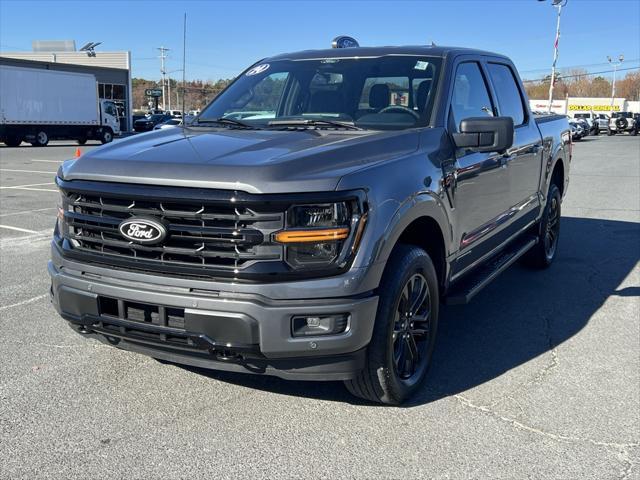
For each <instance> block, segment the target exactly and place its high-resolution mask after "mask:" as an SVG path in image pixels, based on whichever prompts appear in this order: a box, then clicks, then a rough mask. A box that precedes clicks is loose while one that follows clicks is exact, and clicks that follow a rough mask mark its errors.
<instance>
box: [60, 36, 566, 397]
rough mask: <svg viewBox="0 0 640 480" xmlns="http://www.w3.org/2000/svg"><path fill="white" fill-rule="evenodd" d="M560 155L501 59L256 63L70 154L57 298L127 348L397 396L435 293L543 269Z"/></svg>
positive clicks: (418, 375)
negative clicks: (181, 115) (177, 122)
mask: <svg viewBox="0 0 640 480" xmlns="http://www.w3.org/2000/svg"><path fill="white" fill-rule="evenodd" d="M570 161H571V139H570V131H569V126H568V124H567V119H566V118H565V117H561V116H553V115H550V116H545V117H540V118H534V116H533V115H532V114H531V112H530V111H529V108H528V100H527V97H526V95H525V92H524V89H523V87H522V83H521V81H520V79H519V77H518V74H517V72H516V69H515V67H514V65H513V63H512V62H511V61H510V60H509V59H508V58H506V57H504V56H501V55H497V54H493V53H488V52H482V51H477V50H470V49H462V48H447V47H436V46H431V47H429V46H415V47H381V48H364V47H363V48H360V47H356V46H348V48H333V49H327V50H317V51H303V52H298V53H290V54H284V55H279V56H275V57H271V58H267V59H264V60H261V61H259V62H257V63H256V64H254V65H252V66H251V67H250V68H249V69H247V70H246V71H244V72H243V73H242V74H240V75H239V76H238V77H237V78H236V80H235V81H234V82H233V83H232V84H231V85H230V86H229V87H228V88H227V89H226V90H224V91H223V92H222V93H221V94H220V95H219V96H218V97H217V98H216V99H215V100H213V101H212V102H211V103H210V104H209V105H208V106H207V108H205V109H204V110H203V111H202V113H201V114H200V115H199V116H198V117H197V118H196V120H195V121H194V122H193V123H192V124H191V125H188V126H184V127H177V128H173V129H164V130H160V131H155V132H150V133H146V134H141V135H136V136H134V137H130V138H127V139H124V140H121V141H118V142H114V143H113V144H110V145H105V146H103V147H100V148H97V149H95V150H93V151H91V152H90V153H86V154H84V155H83V156H81V157H80V158H79V159H77V160H75V161H68V162H65V163H64V164H63V165H62V166H61V168H60V170H59V172H58V175H57V178H56V182H57V185H58V187H59V189H60V192H61V200H60V206H59V209H58V220H57V224H56V228H55V232H54V237H53V242H52V258H51V261H50V262H49V267H48V268H49V273H50V275H51V280H52V286H51V296H52V301H53V305H54V306H55V308H56V309H57V311H58V312H59V313H60V315H61V316H62V317H63V318H64V319H66V320H67V321H68V323H69V325H70V326H71V327H72V328H73V329H74V330H75V331H77V332H78V333H80V334H81V335H84V336H87V337H93V338H97V339H99V340H101V341H103V342H106V343H108V344H111V345H114V346H116V347H118V348H122V349H125V350H130V351H134V352H139V353H143V354H146V355H150V356H152V357H155V358H157V359H161V360H164V361H170V362H175V363H180V364H188V365H192V366H198V367H204V368H211V369H219V370H227V371H233V372H248V373H253V374H267V375H275V376H278V377H282V378H286V379H296V380H342V381H344V382H345V385H346V387H347V388H348V389H349V391H351V392H352V393H353V394H355V395H357V396H359V397H362V398H365V399H367V400H370V401H374V402H382V403H387V404H399V403H401V402H403V401H404V400H406V399H407V398H408V397H410V396H411V395H412V394H413V393H414V392H415V391H416V390H417V389H418V388H420V386H421V385H422V384H423V383H424V379H425V377H426V374H427V371H428V368H429V366H430V362H431V357H432V352H433V349H434V342H435V338H436V330H437V326H438V309H439V306H440V304H441V303H444V304H447V303H449V304H456V303H458V304H459V303H464V302H468V301H469V300H470V299H471V298H472V297H473V296H474V295H475V294H476V293H478V291H480V290H481V289H482V288H483V287H484V286H485V285H487V284H488V283H489V282H490V281H491V280H493V279H494V278H495V277H496V276H497V275H498V274H499V273H500V272H502V271H503V270H504V269H506V268H507V267H509V266H510V265H511V264H513V262H515V261H516V260H518V259H521V260H522V261H523V262H525V263H526V264H528V265H530V266H532V267H534V268H544V267H547V266H549V265H550V264H551V262H552V261H553V259H554V257H555V255H556V248H557V245H558V235H559V232H560V206H561V203H562V198H563V195H564V193H565V192H566V190H567V184H568V178H569V164H570Z"/></svg>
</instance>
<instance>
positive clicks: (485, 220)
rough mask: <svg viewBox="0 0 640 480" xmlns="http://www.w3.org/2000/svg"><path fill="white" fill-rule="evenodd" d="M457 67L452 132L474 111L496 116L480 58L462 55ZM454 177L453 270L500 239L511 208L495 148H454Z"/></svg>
mask: <svg viewBox="0 0 640 480" xmlns="http://www.w3.org/2000/svg"><path fill="white" fill-rule="evenodd" d="M454 68H455V74H454V76H453V85H452V94H451V99H450V105H449V132H450V133H455V132H458V130H459V127H460V122H461V121H462V120H464V119H466V118H470V117H483V116H494V115H495V112H496V108H495V105H494V103H493V101H492V99H491V95H490V93H489V91H490V90H489V88H488V82H487V78H486V75H485V74H484V72H483V70H482V67H481V65H480V63H479V62H476V61H462V62H461V63H459V64H458V65H457V67H454ZM444 169H445V173H446V174H447V177H449V178H454V179H455V180H454V182H455V186H454V194H453V195H452V198H451V202H452V203H453V207H454V208H453V218H452V219H453V222H454V241H455V242H456V244H457V246H458V251H459V256H458V258H457V259H456V261H455V262H454V263H453V266H452V267H453V268H452V274H453V277H454V278H455V275H456V273H460V272H462V271H463V270H465V269H466V268H468V267H470V266H471V265H473V264H474V262H475V261H477V260H478V259H480V258H481V257H482V256H483V255H485V254H486V253H488V252H489V251H491V250H492V249H493V248H494V247H495V246H497V245H498V244H499V243H500V242H499V240H498V238H497V237H496V234H497V232H498V231H499V229H500V228H499V227H500V226H501V221H502V220H501V219H502V215H503V214H504V212H506V211H508V210H509V206H510V205H509V202H510V196H509V191H510V185H509V176H508V173H507V169H506V164H505V162H504V157H503V155H501V154H498V153H496V152H491V153H485V152H474V151H472V150H469V149H463V148H459V149H457V150H456V155H455V161H454V162H452V164H450V165H445V166H444Z"/></svg>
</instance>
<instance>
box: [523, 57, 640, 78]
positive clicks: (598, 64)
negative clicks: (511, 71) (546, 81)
mask: <svg viewBox="0 0 640 480" xmlns="http://www.w3.org/2000/svg"><path fill="white" fill-rule="evenodd" d="M625 62H626V63H636V62H640V58H632V59H630V60H625ZM603 65H609V63H608V62H602V63H589V64H584V65H568V66H566V67H558V70H570V69H573V68H587V67H601V66H603ZM547 70H548V68H547V67H545V68H535V69H533V70H519V72H520V74H523V73H535V72H545V71H547Z"/></svg>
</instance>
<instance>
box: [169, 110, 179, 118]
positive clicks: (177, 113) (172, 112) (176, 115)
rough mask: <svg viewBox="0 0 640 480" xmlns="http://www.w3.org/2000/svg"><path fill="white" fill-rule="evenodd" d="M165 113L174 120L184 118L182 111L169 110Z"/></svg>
mask: <svg viewBox="0 0 640 480" xmlns="http://www.w3.org/2000/svg"><path fill="white" fill-rule="evenodd" d="M165 113H166V114H167V115H171V116H172V117H173V118H182V110H167V111H166V112H165Z"/></svg>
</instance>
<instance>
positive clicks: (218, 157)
mask: <svg viewBox="0 0 640 480" xmlns="http://www.w3.org/2000/svg"><path fill="white" fill-rule="evenodd" d="M418 144H419V135H418V133H417V132H416V131H410V130H406V131H390V132H373V131H334V130H297V131H288V130H287V131H278V130H242V129H228V128H211V129H209V128H206V129H205V128H184V129H183V128H166V129H160V130H155V131H152V132H150V133H145V134H140V135H135V136H132V137H130V138H127V139H124V140H120V141H116V142H113V143H110V144H108V145H104V146H102V147H99V148H96V149H95V150H92V151H90V152H87V153H85V154H84V155H82V157H80V158H79V159H78V160H76V161H74V162H68V163H66V164H65V167H64V169H63V175H64V178H65V180H76V179H78V180H80V179H81V180H96V181H107V182H123V183H139V184H151V185H171V186H186V187H199V188H217V189H225V190H241V191H245V192H250V193H287V192H303V191H307V192H311V191H330V190H335V188H336V186H337V184H338V182H339V181H340V178H342V177H343V176H344V175H347V174H349V173H351V172H354V171H356V170H359V169H361V168H363V167H365V166H367V165H370V164H371V163H375V162H380V161H383V160H389V159H392V158H396V157H399V156H402V155H407V154H409V153H411V152H414V151H415V150H416V149H417V148H418Z"/></svg>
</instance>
